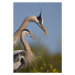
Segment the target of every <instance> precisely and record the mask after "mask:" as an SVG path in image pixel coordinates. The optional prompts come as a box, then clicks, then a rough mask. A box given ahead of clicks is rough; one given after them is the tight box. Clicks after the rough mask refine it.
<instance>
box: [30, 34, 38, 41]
mask: <svg viewBox="0 0 75 75" xmlns="http://www.w3.org/2000/svg"><path fill="white" fill-rule="evenodd" d="M31 35H33V36H34V37H37V36H36V35H34V34H32V33H30V37H31V38H33V37H32V36H31ZM37 38H38V37H37ZM33 39H34V40H35V41H37V40H36V39H35V38H33Z"/></svg>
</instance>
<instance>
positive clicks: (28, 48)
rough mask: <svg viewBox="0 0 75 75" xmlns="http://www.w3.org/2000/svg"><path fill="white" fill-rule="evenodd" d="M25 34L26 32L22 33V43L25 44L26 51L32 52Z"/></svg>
mask: <svg viewBox="0 0 75 75" xmlns="http://www.w3.org/2000/svg"><path fill="white" fill-rule="evenodd" d="M24 35H25V34H23V33H22V34H21V42H22V44H23V46H24V49H25V51H26V52H30V51H31V49H30V47H29V45H28V44H27V42H26V41H25V39H24Z"/></svg>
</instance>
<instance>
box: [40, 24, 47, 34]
mask: <svg viewBox="0 0 75 75" xmlns="http://www.w3.org/2000/svg"><path fill="white" fill-rule="evenodd" d="M41 28H42V30H43V31H44V32H45V34H46V35H48V33H47V31H46V29H45V27H44V26H43V25H41Z"/></svg>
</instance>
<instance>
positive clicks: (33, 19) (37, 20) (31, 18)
mask: <svg viewBox="0 0 75 75" xmlns="http://www.w3.org/2000/svg"><path fill="white" fill-rule="evenodd" d="M27 20H29V21H30V22H35V23H36V24H38V25H39V26H40V28H41V29H42V30H43V31H44V32H45V34H46V35H48V33H47V31H46V29H45V27H44V26H43V18H42V17H41V13H40V15H39V16H38V17H36V16H29V17H27Z"/></svg>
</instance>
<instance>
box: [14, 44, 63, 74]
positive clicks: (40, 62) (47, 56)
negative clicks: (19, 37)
mask: <svg viewBox="0 0 75 75" xmlns="http://www.w3.org/2000/svg"><path fill="white" fill-rule="evenodd" d="M30 48H31V50H32V52H33V53H34V54H35V55H36V56H37V58H36V61H37V64H36V66H34V67H31V68H30V67H27V68H26V69H25V68H22V69H20V70H19V71H18V72H21V73H61V72H62V57H61V54H60V53H57V54H51V53H50V52H49V50H48V48H46V47H45V46H44V45H41V46H40V48H39V47H38V46H37V45H30ZM19 49H20V50H23V46H22V45H21V44H20V43H19V44H18V47H16V48H14V50H19Z"/></svg>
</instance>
